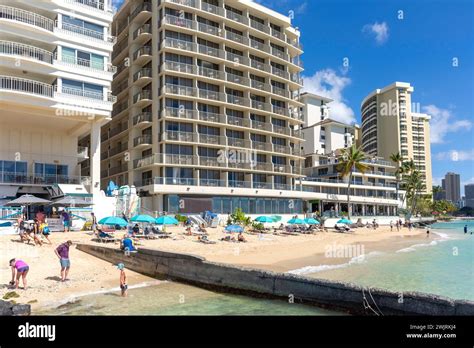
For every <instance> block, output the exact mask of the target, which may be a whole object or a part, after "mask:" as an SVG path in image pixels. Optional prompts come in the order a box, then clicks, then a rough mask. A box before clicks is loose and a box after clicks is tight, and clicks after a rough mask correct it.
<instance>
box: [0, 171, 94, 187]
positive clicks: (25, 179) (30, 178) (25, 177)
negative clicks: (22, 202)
mask: <svg viewBox="0 0 474 348" xmlns="http://www.w3.org/2000/svg"><path fill="white" fill-rule="evenodd" d="M0 183H2V184H29V185H54V184H73V185H80V184H83V185H90V183H91V178H90V177H88V176H73V175H42V174H27V173H19V172H3V171H0Z"/></svg>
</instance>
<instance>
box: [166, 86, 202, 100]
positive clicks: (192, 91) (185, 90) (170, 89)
mask: <svg viewBox="0 0 474 348" xmlns="http://www.w3.org/2000/svg"><path fill="white" fill-rule="evenodd" d="M164 93H168V94H174V95H180V96H186V97H196V96H197V89H196V88H193V87H187V86H181V85H173V84H170V83H167V84H166V85H165V86H164V87H163V94H164Z"/></svg>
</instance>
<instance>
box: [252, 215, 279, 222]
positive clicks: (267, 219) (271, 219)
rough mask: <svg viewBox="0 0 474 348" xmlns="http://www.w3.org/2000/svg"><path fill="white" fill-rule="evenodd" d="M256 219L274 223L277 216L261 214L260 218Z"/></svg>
mask: <svg viewBox="0 0 474 348" xmlns="http://www.w3.org/2000/svg"><path fill="white" fill-rule="evenodd" d="M255 221H257V222H262V223H266V222H268V223H272V222H276V221H275V218H274V217H272V216H259V217H258V218H256V219H255Z"/></svg>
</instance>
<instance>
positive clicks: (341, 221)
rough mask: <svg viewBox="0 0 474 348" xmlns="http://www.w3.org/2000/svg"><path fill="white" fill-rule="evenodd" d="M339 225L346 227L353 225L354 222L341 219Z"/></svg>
mask: <svg viewBox="0 0 474 348" xmlns="http://www.w3.org/2000/svg"><path fill="white" fill-rule="evenodd" d="M337 223H338V224H346V225H352V224H353V222H352V221H351V220H348V219H341V220H339V221H338V222H337Z"/></svg>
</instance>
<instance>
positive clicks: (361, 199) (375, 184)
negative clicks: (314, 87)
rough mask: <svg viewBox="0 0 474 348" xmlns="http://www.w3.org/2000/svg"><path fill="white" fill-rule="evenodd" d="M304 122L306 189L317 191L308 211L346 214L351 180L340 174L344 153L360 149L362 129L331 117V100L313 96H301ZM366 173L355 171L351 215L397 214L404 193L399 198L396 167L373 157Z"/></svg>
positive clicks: (309, 94) (310, 201)
mask: <svg viewBox="0 0 474 348" xmlns="http://www.w3.org/2000/svg"><path fill="white" fill-rule="evenodd" d="M300 100H301V101H302V102H303V103H304V106H303V107H302V109H301V110H302V112H303V116H304V120H305V124H304V128H303V129H302V132H303V135H304V139H305V142H304V143H303V149H304V154H305V163H304V174H305V178H304V179H303V181H302V185H303V190H304V191H307V192H314V197H313V199H311V200H309V201H307V204H308V210H309V211H313V212H314V211H319V212H331V211H333V212H338V213H340V212H344V211H345V212H347V210H348V207H347V196H346V195H347V184H348V178H347V177H345V178H343V177H341V175H340V173H339V172H338V171H337V165H338V161H339V158H340V155H341V150H343V149H345V148H348V147H351V146H352V145H353V144H355V145H356V146H357V147H359V146H360V128H359V126H357V125H348V124H344V123H342V122H339V121H335V120H334V119H332V118H331V102H332V100H331V99H329V98H325V97H321V96H318V95H315V94H311V93H303V94H301V97H300ZM365 163H366V164H367V165H368V166H369V170H368V171H367V172H366V173H359V172H357V171H356V172H354V177H353V179H352V188H351V199H350V200H351V203H350V204H351V214H352V215H355V216H357V215H358V216H368V215H369V216H371V215H396V214H397V208H399V207H401V201H402V199H401V197H402V195H403V192H401V191H400V192H399V196H398V199H397V190H396V186H397V183H396V176H395V171H396V168H395V164H394V163H392V162H390V161H386V160H384V159H383V158H380V157H376V156H370V157H369V158H367V160H366V161H365Z"/></svg>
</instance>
